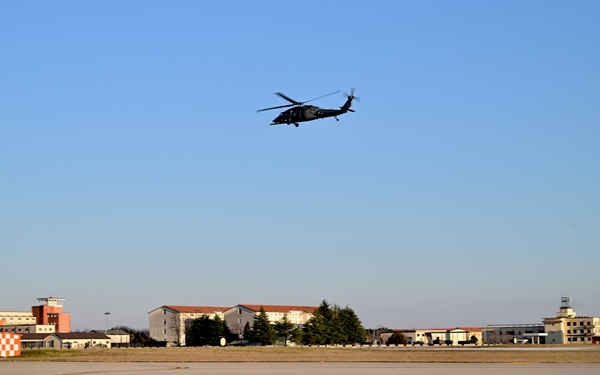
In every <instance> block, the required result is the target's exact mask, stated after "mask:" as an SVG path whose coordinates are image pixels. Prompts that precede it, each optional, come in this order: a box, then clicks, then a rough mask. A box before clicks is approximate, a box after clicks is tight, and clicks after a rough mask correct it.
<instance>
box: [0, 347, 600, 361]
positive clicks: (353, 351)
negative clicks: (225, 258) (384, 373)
mask: <svg viewBox="0 0 600 375" xmlns="http://www.w3.org/2000/svg"><path fill="white" fill-rule="evenodd" d="M1 361H48V362H413V363H418V362H421V363H600V347H589V346H588V347H585V348H582V347H577V348H567V347H555V346H552V347H540V348H535V349H531V348H527V349H525V348H523V349H520V348H515V349H507V348H502V349H500V350H498V349H496V348H469V349H467V348H448V349H446V348H444V349H442V348H418V349H415V348H410V347H408V348H407V347H399V348H394V347H392V348H379V349H371V348H367V347H362V348H314V347H313V348H307V347H224V348H221V347H203V348H123V349H71V350H24V351H23V352H22V354H21V356H19V357H13V358H7V359H0V362H1Z"/></svg>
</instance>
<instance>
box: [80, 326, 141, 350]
mask: <svg viewBox="0 0 600 375" xmlns="http://www.w3.org/2000/svg"><path fill="white" fill-rule="evenodd" d="M90 332H95V333H104V334H105V335H106V336H108V337H109V338H110V347H111V348H129V346H130V345H131V335H130V334H129V333H128V332H126V331H123V330H122V329H108V330H106V329H96V330H93V331H90Z"/></svg>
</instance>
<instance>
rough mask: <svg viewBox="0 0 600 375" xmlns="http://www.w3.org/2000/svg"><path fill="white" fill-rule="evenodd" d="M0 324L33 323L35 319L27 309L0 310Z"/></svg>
mask: <svg viewBox="0 0 600 375" xmlns="http://www.w3.org/2000/svg"><path fill="white" fill-rule="evenodd" d="M1 321H4V322H3V323H0V325H23V324H35V323H36V322H37V321H36V319H35V316H33V313H32V312H30V311H29V312H27V311H0V322H1Z"/></svg>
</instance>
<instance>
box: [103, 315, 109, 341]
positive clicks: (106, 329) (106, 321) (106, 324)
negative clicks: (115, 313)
mask: <svg viewBox="0 0 600 375" xmlns="http://www.w3.org/2000/svg"><path fill="white" fill-rule="evenodd" d="M104 315H106V331H104V334H105V335H106V333H107V332H108V316H109V315H110V312H109V311H107V312H105V313H104Z"/></svg>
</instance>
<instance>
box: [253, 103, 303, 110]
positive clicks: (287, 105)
mask: <svg viewBox="0 0 600 375" xmlns="http://www.w3.org/2000/svg"><path fill="white" fill-rule="evenodd" d="M293 106H295V104H286V105H280V106H277V107H271V108H263V109H259V110H258V111H256V112H262V111H270V110H272V109H278V108H287V107H293Z"/></svg>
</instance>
